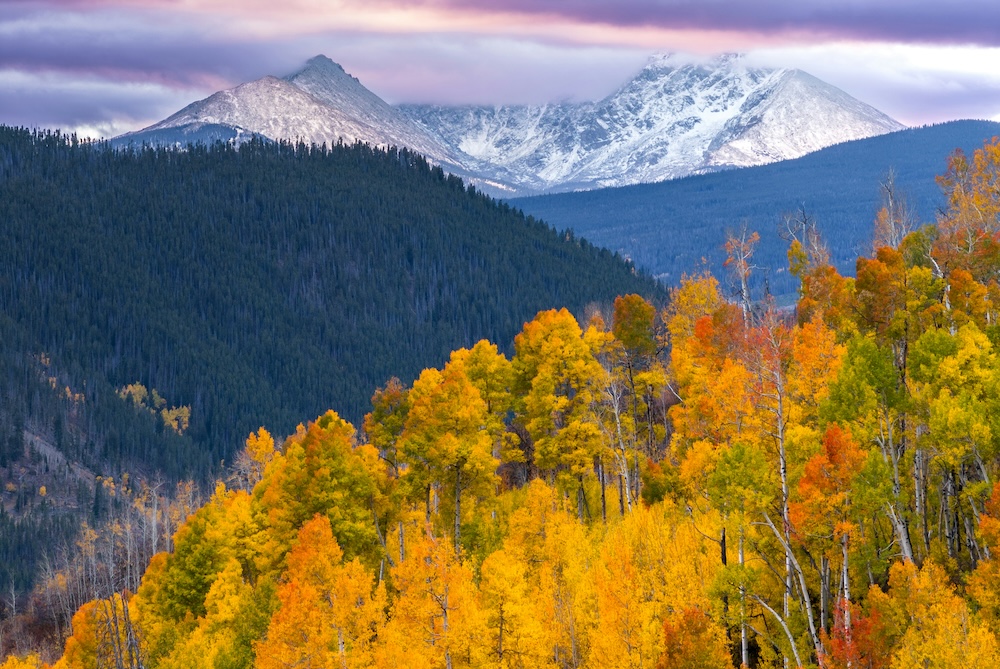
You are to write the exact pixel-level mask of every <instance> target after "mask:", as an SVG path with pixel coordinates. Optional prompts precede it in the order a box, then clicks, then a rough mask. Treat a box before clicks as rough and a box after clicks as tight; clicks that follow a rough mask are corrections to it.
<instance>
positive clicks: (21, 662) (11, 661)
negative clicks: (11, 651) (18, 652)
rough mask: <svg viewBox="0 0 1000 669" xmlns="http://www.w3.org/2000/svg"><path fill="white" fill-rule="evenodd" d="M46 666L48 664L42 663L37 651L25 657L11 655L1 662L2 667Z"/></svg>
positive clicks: (36, 668)
mask: <svg viewBox="0 0 1000 669" xmlns="http://www.w3.org/2000/svg"><path fill="white" fill-rule="evenodd" d="M45 666H48V665H45V664H42V660H41V659H40V658H39V657H38V654H37V653H30V654H28V655H25V656H24V657H17V656H14V655H11V656H10V657H8V658H7V659H6V660H5V661H4V663H3V664H0V669H42V667H45Z"/></svg>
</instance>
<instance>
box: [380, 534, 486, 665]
mask: <svg viewBox="0 0 1000 669" xmlns="http://www.w3.org/2000/svg"><path fill="white" fill-rule="evenodd" d="M414 535H415V536H414ZM410 536H411V537H414V538H413V539H411V540H410V541H409V543H408V545H407V548H406V559H405V560H403V561H402V562H401V563H400V564H398V565H396V567H394V568H393V569H392V579H393V584H394V585H395V587H396V590H397V596H396V599H395V601H394V603H393V607H392V608H393V613H392V619H391V621H390V622H389V624H388V625H387V635H386V637H387V642H391V643H396V644H401V649H402V650H403V651H405V653H406V657H413V658H414V659H413V662H412V664H411V663H410V662H409V661H407V662H406V663H405V664H406V666H433V667H447V668H449V669H455V668H457V667H479V666H484V665H485V663H486V654H487V652H488V650H487V648H486V647H485V645H484V644H483V639H484V638H486V634H485V629H484V626H483V620H482V614H481V611H480V608H479V603H478V598H477V596H476V592H475V587H474V584H473V578H472V572H471V570H470V569H469V568H468V567H467V566H466V565H464V564H462V563H461V562H459V560H458V558H457V557H456V555H455V551H454V549H453V547H452V546H451V545H450V544H449V542H447V541H444V540H442V539H439V538H436V537H434V536H433V535H432V534H431V533H430V532H424V533H423V534H420V533H418V532H414V531H411V532H410ZM380 645H382V643H381V642H380ZM387 653H388V651H387V650H385V649H382V650H380V651H378V652H377V653H376V654H378V655H380V656H381V657H383V658H385V656H386V654H387Z"/></svg>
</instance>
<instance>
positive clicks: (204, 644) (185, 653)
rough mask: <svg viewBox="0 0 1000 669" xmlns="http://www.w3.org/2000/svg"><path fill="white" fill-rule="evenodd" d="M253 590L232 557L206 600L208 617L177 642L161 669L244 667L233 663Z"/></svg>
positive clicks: (201, 619)
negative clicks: (238, 633) (240, 629)
mask: <svg viewBox="0 0 1000 669" xmlns="http://www.w3.org/2000/svg"><path fill="white" fill-rule="evenodd" d="M251 597H252V588H251V587H250V586H249V585H248V584H247V583H245V582H244V580H243V569H242V567H241V566H240V563H239V562H238V561H237V560H236V559H235V558H230V560H229V561H228V562H227V563H226V565H225V567H223V569H222V572H221V573H220V574H219V576H218V578H216V579H215V581H214V582H213V583H212V587H211V588H210V589H209V591H208V595H207V596H206V598H205V609H206V614H205V616H204V617H203V618H200V619H199V620H198V623H197V627H196V628H195V629H194V630H193V631H192V632H191V634H190V635H189V636H187V637H186V638H184V639H182V640H179V641H176V642H175V643H174V645H173V649H172V651H171V652H170V654H169V655H168V656H167V657H165V658H164V659H163V660H162V661H161V662H160V663H159V664H158V666H159V667H160V668H161V669H184V668H185V667H205V668H206V669H211V668H212V667H218V666H223V665H224V666H241V663H239V662H235V661H233V659H234V657H235V656H237V655H238V654H239V649H237V648H236V646H237V638H236V637H237V632H238V629H239V623H240V618H241V616H243V615H244V613H245V612H244V610H243V609H244V608H245V607H246V604H247V602H249V601H250V600H251Z"/></svg>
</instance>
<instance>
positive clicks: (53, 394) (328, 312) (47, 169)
mask: <svg viewBox="0 0 1000 669" xmlns="http://www.w3.org/2000/svg"><path fill="white" fill-rule="evenodd" d="M0 235H2V237H0V239H2V243H0V371H2V374H0V478H2V482H0V484H2V485H3V490H2V491H0V495H2V500H3V504H2V505H0V557H2V559H0V590H2V591H3V592H9V593H17V592H18V591H19V590H20V589H22V588H24V587H26V586H28V585H29V584H30V580H31V575H32V566H33V564H34V562H33V560H34V559H35V558H37V557H38V555H39V549H40V544H41V543H42V542H43V541H46V540H53V541H54V540H55V539H56V538H57V537H59V536H66V534H67V533H68V532H69V530H67V531H66V532H63V531H62V530H59V531H56V529H51V528H59V527H64V526H65V525H66V524H67V523H68V524H69V525H70V526H73V527H77V526H78V525H79V521H80V520H81V519H83V518H87V519H89V520H90V521H91V522H92V523H93V522H97V521H98V520H100V519H101V518H102V517H103V516H104V514H105V513H106V512H107V510H108V505H107V503H106V500H104V498H103V497H102V495H103V494H104V493H103V492H102V491H103V490H104V489H105V486H104V485H103V484H102V483H101V482H102V481H105V480H106V479H107V477H111V480H119V479H120V477H121V476H122V474H124V473H129V474H131V476H132V481H133V484H135V485H136V487H138V482H139V481H140V480H143V481H145V482H147V483H149V484H150V485H152V484H153V483H156V482H159V484H160V488H159V489H160V490H161V491H163V490H169V489H172V487H173V485H174V483H175V482H177V481H179V480H183V479H194V480H199V481H203V482H204V481H209V480H211V479H212V478H213V477H214V476H217V475H221V473H222V471H223V470H222V468H221V464H222V463H223V462H225V463H226V464H227V465H228V464H231V462H232V458H233V456H234V454H235V453H236V451H237V450H238V449H239V447H240V445H241V444H242V443H243V441H244V440H245V439H246V435H247V434H248V433H249V432H250V431H251V430H254V429H257V428H258V427H259V426H260V425H267V426H269V428H270V429H272V430H273V431H274V432H275V433H276V434H280V435H285V434H289V433H293V432H294V431H295V427H296V425H297V424H298V423H299V422H300V421H302V420H303V419H304V418H306V417H308V416H311V415H317V414H319V413H321V412H322V411H324V410H326V409H327V408H329V407H334V406H335V407H337V408H338V410H340V411H341V412H343V414H344V416H346V417H349V418H351V419H352V420H354V421H355V422H358V421H360V419H361V417H362V416H363V415H364V412H365V408H366V406H367V400H368V397H369V395H370V393H371V389H372V388H373V387H376V386H377V385H379V384H381V383H384V382H385V380H386V379H388V378H389V377H391V376H398V377H400V378H402V379H405V380H412V379H414V378H416V376H417V375H418V374H419V372H420V370H421V369H422V368H424V367H427V366H430V365H435V364H440V361H441V360H444V359H446V357H447V355H448V353H449V352H450V351H451V350H453V349H455V348H457V347H461V346H470V345H472V344H473V343H475V342H476V341H478V340H480V339H482V338H489V339H491V340H493V341H496V342H498V344H499V345H500V346H501V347H502V348H504V349H505V350H508V351H509V350H510V346H511V345H512V341H513V337H514V335H515V334H516V333H517V332H518V330H519V329H520V328H521V326H522V325H523V323H524V322H525V321H527V320H529V319H531V318H532V317H533V316H534V314H535V313H536V312H537V311H538V310H539V309H547V308H553V307H566V308H568V309H570V310H571V311H573V312H574V313H577V314H581V315H582V314H583V313H584V312H585V310H586V309H587V307H588V305H589V304H591V303H595V304H601V303H605V304H607V303H610V301H611V300H613V299H614V297H615V296H616V295H618V294H621V293H625V292H639V293H642V294H644V295H646V296H647V297H649V298H650V299H653V300H659V299H661V297H662V295H663V293H662V292H661V290H662V289H660V288H659V287H657V286H656V285H655V284H654V282H653V281H652V280H650V279H648V278H644V277H642V276H640V275H638V274H637V273H636V272H634V270H633V268H632V267H631V266H630V265H629V264H627V263H625V262H623V261H622V260H620V259H619V258H616V257H614V256H613V255H612V254H611V253H609V252H607V251H604V250H601V249H598V248H595V247H593V246H591V245H590V244H588V243H587V242H585V241H583V240H579V239H575V238H572V237H571V236H568V235H565V234H560V233H557V232H556V231H554V230H552V229H550V228H549V227H547V226H546V225H545V224H544V223H541V222H539V221H536V220H534V219H531V218H526V217H524V216H523V215H521V214H520V213H518V212H516V211H514V210H512V209H511V208H510V207H508V206H507V205H502V204H497V203H496V202H494V201H493V200H491V199H490V198H487V197H485V196H483V195H481V194H479V193H477V192H475V191H473V190H472V189H466V187H465V186H464V185H463V184H462V182H461V181H460V180H459V179H457V178H454V177H449V176H447V175H445V174H444V173H443V172H442V171H441V170H440V169H437V168H431V167H430V166H429V165H428V164H427V163H426V162H425V161H424V160H423V159H422V158H420V157H419V156H416V155H414V154H412V153H409V152H406V151H395V150H392V151H378V150H373V149H371V148H369V147H367V146H361V145H358V146H334V147H328V148H316V147H306V146H301V145H300V146H290V145H279V144H272V143H266V144H265V143H260V142H256V141H251V142H249V143H246V144H244V145H243V146H242V147H241V149H240V150H239V151H237V150H235V149H233V148H231V147H229V146H227V145H223V144H218V145H216V146H213V147H204V146H199V147H193V148H190V149H189V150H184V151H175V150H164V149H158V150H152V149H147V150H138V151H117V152H116V151H113V150H110V149H109V148H108V147H106V146H105V145H101V144H93V145H92V144H84V143H79V142H77V141H75V140H74V139H73V138H67V137H64V136H60V135H58V134H40V133H31V132H28V131H26V130H20V129H13V128H0ZM43 488H44V490H43ZM40 490H41V491H42V492H40ZM66 510H69V511H71V512H72V513H73V514H75V515H74V517H73V518H72V519H70V520H69V521H67V520H66V519H65V518H64V517H62V516H61V515H60V514H61V513H62V512H63V511H66ZM46 528H50V529H51V531H50V529H46ZM19 594H20V593H19ZM8 599H11V597H5V600H8ZM14 599H15V600H16V597H14ZM3 608H4V609H5V610H7V611H8V612H9V611H10V610H11V609H13V608H16V607H15V606H12V604H11V603H7V604H6V605H5V606H4V607H3Z"/></svg>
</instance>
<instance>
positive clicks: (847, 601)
mask: <svg viewBox="0 0 1000 669" xmlns="http://www.w3.org/2000/svg"><path fill="white" fill-rule="evenodd" d="M847 542H848V536H847V532H844V535H843V536H842V537H841V538H840V545H841V547H842V548H843V551H844V567H843V575H842V576H841V579H842V580H843V582H844V641H845V642H846V643H847V647H848V648H850V647H851V644H852V640H851V581H850V575H849V573H848V569H847V564H848V563H847V555H848V553H847ZM847 669H851V661H850V660H849V659H848V661H847Z"/></svg>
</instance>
